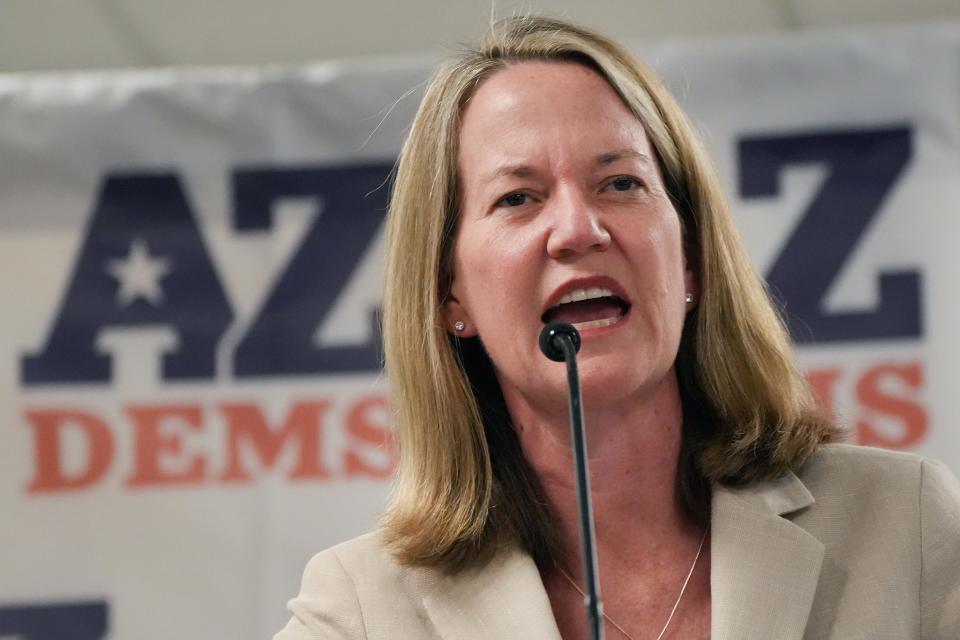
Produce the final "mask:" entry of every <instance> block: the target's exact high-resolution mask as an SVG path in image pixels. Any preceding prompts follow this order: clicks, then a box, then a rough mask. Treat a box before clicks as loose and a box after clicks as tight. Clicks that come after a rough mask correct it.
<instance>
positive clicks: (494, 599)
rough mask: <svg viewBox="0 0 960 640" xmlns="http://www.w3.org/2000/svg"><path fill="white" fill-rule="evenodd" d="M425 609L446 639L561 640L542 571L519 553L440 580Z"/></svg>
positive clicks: (516, 552) (424, 603)
mask: <svg viewBox="0 0 960 640" xmlns="http://www.w3.org/2000/svg"><path fill="white" fill-rule="evenodd" d="M423 605H424V609H425V610H426V612H427V615H428V616H429V617H430V620H431V621H432V622H433V625H434V627H435V628H436V630H437V633H438V634H439V636H440V637H441V638H444V639H447V640H454V639H456V640H489V639H490V638H524V640H527V639H529V640H561V638H560V632H559V630H558V629H557V623H556V621H555V620H554V618H553V610H552V609H551V608H550V599H549V598H548V597H547V592H546V590H545V589H544V588H543V581H542V580H541V579H540V572H539V571H538V570H537V567H536V565H535V564H534V562H533V559H531V558H530V556H528V555H526V554H524V553H521V552H519V551H514V552H510V553H504V554H501V555H500V556H499V557H498V558H496V559H494V560H493V561H492V562H491V564H490V565H488V566H487V567H484V568H483V569H482V570H478V571H467V572H463V573H459V574H456V575H452V576H448V577H446V578H444V579H442V580H441V581H440V582H439V583H438V584H437V586H436V588H434V589H432V590H431V592H430V593H429V595H427V596H426V597H425V598H424V600H423Z"/></svg>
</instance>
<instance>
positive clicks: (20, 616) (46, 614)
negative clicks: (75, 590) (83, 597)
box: [0, 601, 108, 640]
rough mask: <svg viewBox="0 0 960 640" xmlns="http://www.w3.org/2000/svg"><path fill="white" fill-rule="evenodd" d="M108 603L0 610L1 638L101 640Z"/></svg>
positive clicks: (78, 603) (21, 639)
mask: <svg viewBox="0 0 960 640" xmlns="http://www.w3.org/2000/svg"><path fill="white" fill-rule="evenodd" d="M107 610H108V608H107V603H106V602H103V601H98V602H75V603H70V604H56V605H52V604H51V605H31V606H19V607H0V637H4V638H6V637H14V638H17V640H103V638H105V637H106V635H107Z"/></svg>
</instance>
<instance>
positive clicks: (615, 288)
mask: <svg viewBox="0 0 960 640" xmlns="http://www.w3.org/2000/svg"><path fill="white" fill-rule="evenodd" d="M603 280H609V279H607V278H604V279H603ZM591 284H592V286H591ZM550 299H551V301H552V302H551V304H550V305H549V306H548V307H547V310H546V311H544V313H543V315H542V316H541V317H540V319H541V320H542V321H543V322H544V323H547V322H551V321H553V320H559V321H562V322H569V323H570V324H572V325H574V326H575V327H576V328H577V329H579V330H581V331H582V330H584V329H594V328H599V327H606V326H610V325H613V324H616V323H618V322H620V321H621V320H622V319H623V318H624V317H625V316H626V315H627V313H628V312H629V311H630V303H629V302H628V301H627V300H626V296H625V295H624V294H622V288H621V287H620V286H619V285H618V284H617V283H615V282H593V283H590V282H587V281H571V282H568V283H566V284H564V285H563V286H561V287H560V288H559V289H558V290H557V291H556V292H554V294H553V295H552V296H551V297H550Z"/></svg>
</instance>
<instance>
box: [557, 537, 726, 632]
mask: <svg viewBox="0 0 960 640" xmlns="http://www.w3.org/2000/svg"><path fill="white" fill-rule="evenodd" d="M709 530H710V527H709V525H708V526H707V527H705V528H704V530H703V536H702V537H701V538H700V546H699V547H697V555H696V557H694V559H693V564H692V565H690V571H688V572H687V577H686V579H685V580H684V581H683V586H682V587H680V595H678V596H677V601H676V602H674V603H673V609H671V610H670V616H669V617H668V618H667V623H666V624H665V625H663V629H661V630H660V635H658V636H657V640H660V639H661V638H663V634H665V633H666V632H667V629H668V628H669V627H670V623H671V622H672V621H673V614H675V613H676V612H677V607H679V606H680V601H681V600H683V593H684V592H685V591H686V590H687V585H688V584H689V583H690V576H692V575H693V570H694V569H696V568H697V561H698V560H700V552H701V551H703V543H704V541H705V540H706V539H707V532H708V531H709ZM557 571H559V572H560V575H562V576H563V577H564V578H566V579H567V582H569V583H570V586H571V587H573V588H574V589H576V590H577V593H579V594H580V595H582V596H583V597H584V598H586V597H587V594H585V593H584V592H583V590H582V589H581V588H580V587H578V586H577V583H576V582H574V580H573V578H571V577H570V575H569V574H568V573H567V572H566V571H564V570H563V568H562V567H560V566H559V565H557ZM601 613H602V615H603V618H604V619H605V620H606V621H607V622H609V623H610V624H612V625H613V627H614V628H615V629H616V630H617V631H619V632H620V633H622V634H623V635H624V636H625V637H627V638H629V640H634V637H633V636H631V635H630V634H629V633H627V632H626V631H624V630H623V627H621V626H620V625H618V624H617V623H616V622H614V621H613V618H611V617H610V616H608V615H607V614H606V612H601Z"/></svg>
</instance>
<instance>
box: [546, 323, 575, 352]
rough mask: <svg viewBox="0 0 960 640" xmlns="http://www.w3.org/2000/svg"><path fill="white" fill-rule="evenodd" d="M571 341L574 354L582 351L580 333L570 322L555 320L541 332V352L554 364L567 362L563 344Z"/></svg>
mask: <svg viewBox="0 0 960 640" xmlns="http://www.w3.org/2000/svg"><path fill="white" fill-rule="evenodd" d="M566 340H569V341H570V342H572V343H573V352H574V353H578V352H579V351H580V332H579V331H577V329H576V328H575V327H574V326H573V325H572V324H570V323H569V322H560V321H559V320H554V321H553V322H551V323H549V324H548V325H547V326H545V327H544V328H543V331H541V332H540V351H543V355H545V356H547V357H548V358H550V359H551V360H553V361H554V362H563V361H564V360H566V356H565V355H564V351H563V345H562V343H563V342H565V341H566Z"/></svg>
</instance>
